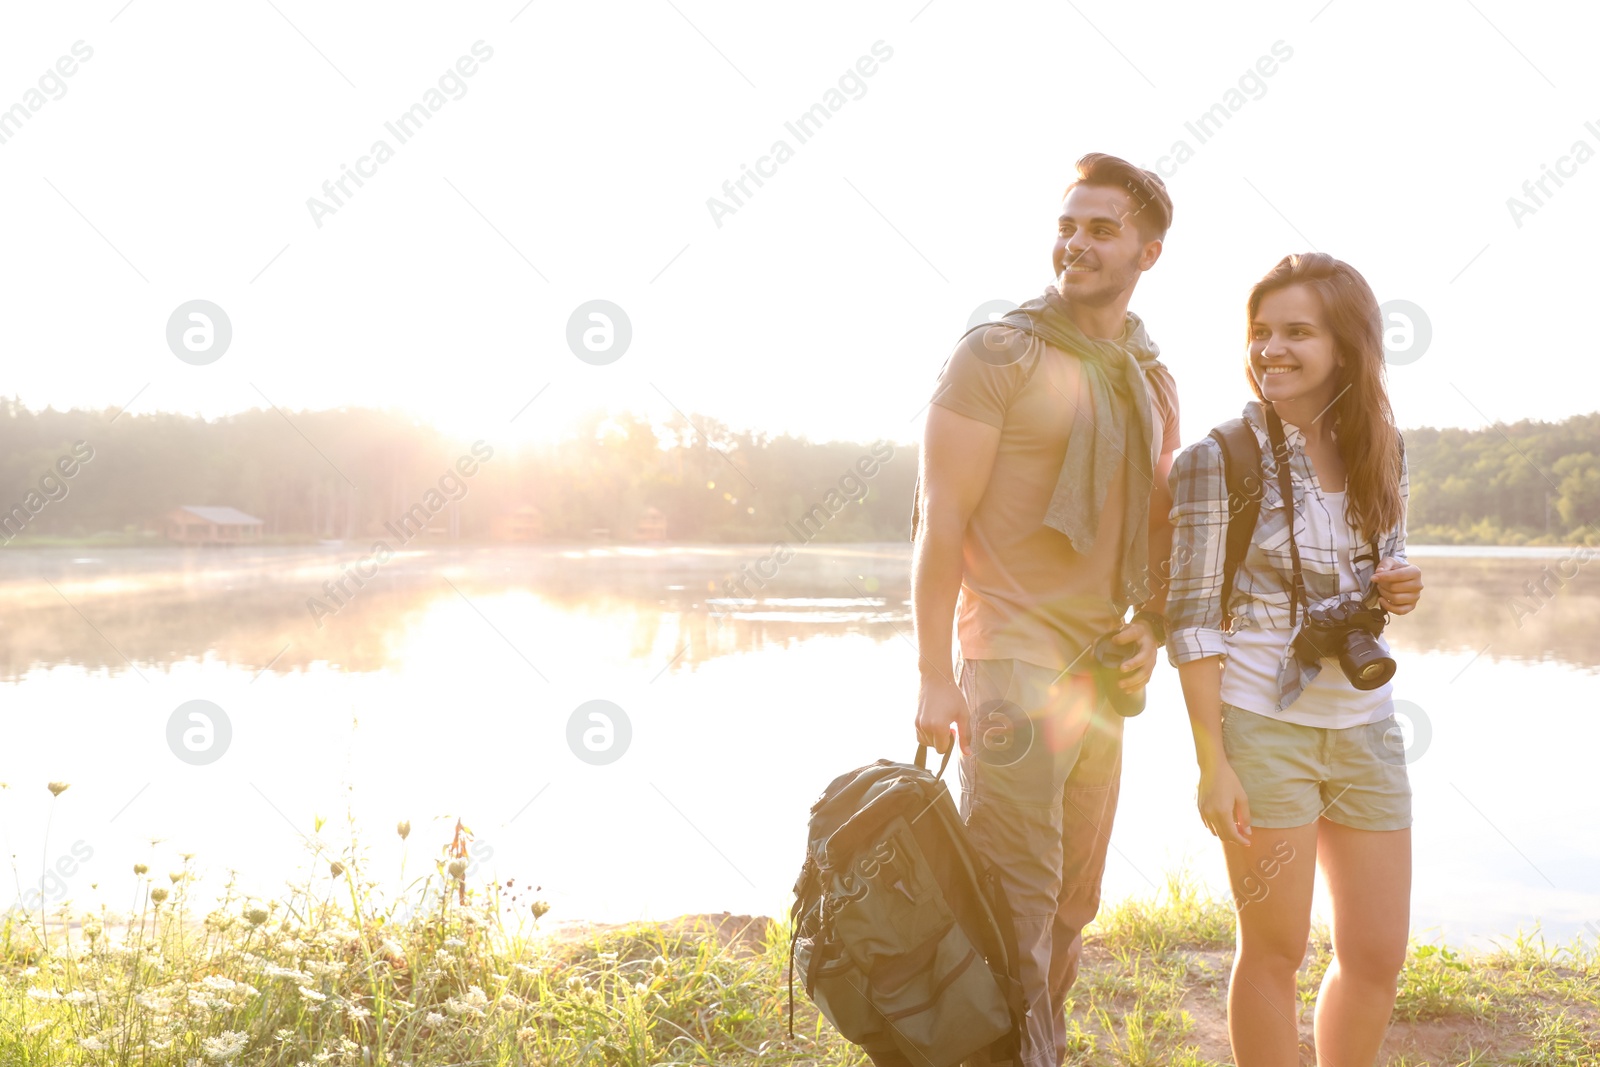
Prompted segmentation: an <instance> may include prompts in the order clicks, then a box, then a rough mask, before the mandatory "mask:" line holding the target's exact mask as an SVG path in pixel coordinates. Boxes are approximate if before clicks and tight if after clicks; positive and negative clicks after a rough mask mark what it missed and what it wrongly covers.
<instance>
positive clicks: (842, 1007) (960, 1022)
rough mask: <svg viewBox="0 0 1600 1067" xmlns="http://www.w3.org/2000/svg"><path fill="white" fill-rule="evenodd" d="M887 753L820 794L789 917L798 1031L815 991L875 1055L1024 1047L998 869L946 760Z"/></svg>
mask: <svg viewBox="0 0 1600 1067" xmlns="http://www.w3.org/2000/svg"><path fill="white" fill-rule="evenodd" d="M926 759H927V748H926V746H920V747H918V749H917V756H916V762H915V763H914V764H911V763H895V762H892V761H890V760H878V761H877V762H876V763H874V764H872V765H870V766H867V767H859V768H857V769H856V770H853V771H850V772H848V773H846V774H842V775H840V776H839V777H838V778H835V779H834V780H833V782H832V783H830V784H829V786H828V787H827V789H825V790H823V792H822V796H821V797H820V798H818V800H817V802H816V803H815V804H813V805H812V806H811V823H810V829H809V833H808V834H807V840H806V859H805V864H804V865H803V866H802V867H801V869H800V877H799V878H798V879H797V880H796V882H795V886H794V893H795V902H794V907H793V908H792V909H791V910H790V913H789V917H790V921H791V923H792V924H793V936H792V938H791V940H790V945H789V1032H790V1036H791V1037H792V1036H793V1033H794V980H795V971H796V968H797V967H798V970H799V973H800V977H801V980H802V982H803V984H804V987H805V991H806V994H807V995H808V996H809V997H810V998H811V999H812V1001H813V1002H814V1003H815V1004H816V1005H817V1008H818V1010H820V1011H821V1012H822V1014H823V1015H824V1016H826V1017H827V1019H828V1021H829V1022H831V1023H833V1025H834V1026H835V1027H836V1028H838V1030H839V1032H840V1033H841V1034H842V1035H844V1037H845V1038H846V1039H848V1040H850V1041H852V1042H854V1043H855V1044H857V1045H860V1046H861V1047H862V1049H863V1050H864V1051H866V1053H867V1054H868V1055H869V1056H870V1057H871V1058H872V1062H873V1063H874V1064H876V1065H877V1067H955V1065H957V1064H959V1063H960V1062H961V1061H962V1060H964V1059H966V1058H967V1057H968V1056H971V1055H972V1054H973V1053H975V1052H978V1051H979V1050H981V1049H985V1048H987V1049H989V1055H990V1058H991V1059H992V1060H996V1061H1002V1062H1003V1061H1005V1060H1015V1059H1016V1057H1017V1053H1018V1050H1019V1048H1020V1042H1021V1034H1022V1021H1023V1017H1024V1015H1025V1014H1026V1005H1025V1002H1024V998H1023V993H1022V984H1021V981H1020V980H1019V978H1018V970H1017V968H1018V956H1017V945H1016V930H1015V927H1014V926H1013V925H1012V919H1011V910H1010V908H1009V907H1008V905H1007V903H1006V899H1005V894H1004V892H1003V890H1002V889H1001V886H1000V882H999V878H998V875H997V874H996V872H995V871H994V870H992V869H991V868H990V867H989V866H988V865H987V864H986V863H985V862H984V861H983V859H982V857H981V856H979V854H978V853H977V851H976V850H975V849H974V848H973V847H972V845H971V843H970V842H969V841H968V838H967V830H966V826H965V825H964V824H963V823H962V821H961V817H960V815H959V814H958V813H957V811H956V806H955V803H954V802H953V801H952V800H951V798H950V792H949V790H948V789H947V788H946V787H945V784H944V782H942V781H941V780H940V778H941V777H942V776H943V774H944V769H945V764H947V763H948V762H949V760H950V756H949V754H948V753H947V754H946V755H945V757H944V763H941V764H940V766H939V773H938V774H937V775H936V774H932V773H930V772H929V771H928V770H927V764H926Z"/></svg>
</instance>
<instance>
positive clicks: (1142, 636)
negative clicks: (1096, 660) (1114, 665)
mask: <svg viewBox="0 0 1600 1067" xmlns="http://www.w3.org/2000/svg"><path fill="white" fill-rule="evenodd" d="M1111 640H1112V641H1113V642H1114V643H1116V644H1119V645H1126V644H1130V643H1132V642H1134V641H1137V642H1139V651H1137V652H1135V653H1134V654H1133V655H1131V656H1129V657H1128V658H1127V660H1126V661H1125V662H1124V663H1123V664H1122V678H1121V679H1119V680H1118V682H1117V687H1118V688H1119V689H1121V690H1122V691H1123V692H1124V693H1131V692H1133V691H1134V690H1136V689H1143V688H1144V686H1145V684H1146V683H1147V682H1149V681H1150V676H1151V675H1152V674H1154V673H1155V670H1156V652H1157V650H1158V649H1160V647H1161V646H1160V645H1158V644H1156V635H1155V634H1154V633H1152V632H1151V630H1150V627H1149V625H1148V624H1146V623H1145V621H1144V620H1143V619H1136V620H1134V621H1133V622H1130V623H1128V625H1126V626H1124V627H1123V628H1122V629H1121V630H1118V631H1117V633H1116V636H1114V637H1113V638H1112V639H1111Z"/></svg>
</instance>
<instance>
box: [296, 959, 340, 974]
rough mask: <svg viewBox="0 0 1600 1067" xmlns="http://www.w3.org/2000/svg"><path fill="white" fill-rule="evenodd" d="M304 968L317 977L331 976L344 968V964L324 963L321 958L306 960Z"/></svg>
mask: <svg viewBox="0 0 1600 1067" xmlns="http://www.w3.org/2000/svg"><path fill="white" fill-rule="evenodd" d="M305 968H306V970H308V971H310V972H311V973H312V974H314V975H316V976H317V977H318V978H331V977H336V976H337V975H338V974H339V972H340V971H342V970H344V964H342V963H324V962H322V961H321V960H306V961H305Z"/></svg>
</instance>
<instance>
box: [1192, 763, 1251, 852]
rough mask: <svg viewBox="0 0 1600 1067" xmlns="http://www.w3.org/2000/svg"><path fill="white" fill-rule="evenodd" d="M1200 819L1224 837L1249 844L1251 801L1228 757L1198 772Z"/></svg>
mask: <svg viewBox="0 0 1600 1067" xmlns="http://www.w3.org/2000/svg"><path fill="white" fill-rule="evenodd" d="M1199 803H1200V821H1201V822H1203V823H1205V824H1206V829H1207V830H1210V831H1211V833H1212V834H1213V835H1215V836H1217V837H1220V838H1221V839H1222V840H1223V841H1225V842H1226V841H1232V842H1234V843H1235V844H1239V845H1246V846H1248V845H1249V844H1250V801H1249V800H1248V799H1247V798H1246V797H1245V795H1244V786H1243V785H1240V784H1239V776H1238V775H1237V774H1235V773H1234V772H1233V767H1232V766H1230V765H1229V763H1228V761H1227V760H1219V761H1218V763H1217V766H1216V767H1215V768H1213V769H1212V770H1211V771H1210V772H1204V773H1202V774H1201V775H1200V791H1199Z"/></svg>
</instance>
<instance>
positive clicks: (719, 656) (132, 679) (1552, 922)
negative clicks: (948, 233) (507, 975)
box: [0, 543, 1600, 944]
mask: <svg viewBox="0 0 1600 1067" xmlns="http://www.w3.org/2000/svg"><path fill="white" fill-rule="evenodd" d="M770 548H771V546H769V545H765V544H762V545H675V546H660V547H645V546H637V547H620V546H567V547H559V546H528V547H475V548H451V547H443V548H437V549H428V550H423V551H417V552H406V553H401V554H398V555H397V556H395V558H393V559H391V560H389V561H388V562H387V563H385V564H383V565H381V566H379V567H377V571H376V574H374V575H373V576H372V577H370V578H367V579H365V580H364V584H363V585H361V586H360V587H359V588H357V586H356V584H355V583H354V581H351V580H349V579H347V580H346V582H345V589H346V591H348V592H349V593H350V594H351V595H348V596H346V595H343V594H339V595H337V596H336V595H332V594H330V593H328V592H325V590H324V583H326V582H331V581H335V580H338V579H339V578H340V577H341V574H342V573H343V571H344V568H348V567H355V566H359V567H360V572H359V573H364V574H372V565H369V564H368V563H366V562H361V560H362V556H363V554H364V551H365V549H364V546H357V545H355V544H350V545H349V546H347V547H344V548H339V547H302V548H260V549H255V548H250V549H236V550H211V551H195V550H183V549H101V550H86V549H49V550H42V549H35V550H22V551H17V550H13V549H6V550H5V555H4V557H3V558H4V561H5V564H6V566H5V568H4V571H3V574H4V578H3V579H0V605H3V607H0V716H3V726H4V732H3V734H0V736H3V737H4V744H3V747H0V781H3V782H5V783H7V784H8V785H9V788H8V789H6V790H4V791H0V831H3V833H4V837H5V839H4V842H3V844H4V847H5V853H6V855H7V856H9V857H12V862H13V868H14V875H13V877H12V878H10V879H8V880H9V881H13V882H15V889H16V894H21V893H22V892H23V891H24V890H26V889H27V888H28V887H29V886H35V885H38V884H39V878H40V873H41V869H42V867H43V866H45V865H48V866H49V868H50V869H51V871H52V874H51V875H50V877H49V878H48V879H46V880H45V882H44V885H45V889H46V895H47V896H49V897H51V898H52V899H59V898H62V897H65V898H68V899H71V900H72V901H73V902H74V904H75V905H76V906H87V905H90V904H94V903H97V902H99V901H101V900H104V901H106V902H107V903H109V904H110V905H111V906H112V907H116V908H126V907H128V906H130V905H131V903H132V901H133V899H134V877H133V872H132V865H133V864H134V863H135V862H147V863H149V864H151V873H152V876H156V877H159V878H160V880H161V882H162V884H165V883H166V878H165V877H164V875H165V873H166V872H167V871H169V870H176V869H178V868H179V867H180V866H181V864H182V862H183V861H182V860H181V858H180V856H181V855H182V854H183V853H192V854H193V856H194V859H193V864H194V867H195V869H196V871H197V872H199V874H200V875H201V880H200V882H199V885H198V886H197V887H196V888H197V891H199V892H202V893H212V892H215V891H216V890H217V889H219V888H220V886H221V885H222V883H223V882H224V881H225V880H226V879H227V878H228V877H229V875H228V872H229V871H230V870H232V871H234V872H236V874H235V875H234V877H236V878H237V882H238V885H239V887H241V888H243V889H245V890H248V891H250V892H254V893H258V894H261V895H264V896H270V895H274V894H276V893H279V892H280V891H281V888H282V886H283V884H284V883H285V881H287V880H289V879H290V878H292V877H296V870H297V868H298V867H303V866H304V864H305V862H306V859H307V856H308V854H309V853H308V850H307V844H306V842H307V840H308V839H314V840H315V841H318V842H320V843H321V844H322V845H324V846H325V847H326V848H328V849H329V850H330V851H331V852H332V853H338V852H339V851H340V850H348V849H350V848H351V842H352V838H353V837H354V838H355V839H356V840H357V841H358V842H359V847H360V849H361V853H360V855H361V861H362V863H363V869H364V870H365V872H366V874H367V875H368V876H369V877H371V878H372V879H373V880H374V881H376V882H378V883H380V885H381V886H382V887H383V889H384V890H385V891H386V892H390V893H393V892H395V891H397V890H398V889H399V887H400V885H401V882H400V879H401V876H402V864H403V865H404V866H403V871H404V877H405V879H406V880H407V881H408V882H409V881H411V880H413V879H414V878H416V877H417V876H418V875H421V874H424V873H426V872H428V871H431V870H433V869H434V860H435V859H436V858H438V857H439V856H440V855H441V847H442V846H443V845H444V844H445V843H446V842H448V841H449V840H450V837H451V833H452V829H453V827H454V825H455V820H456V819H458V818H459V819H461V820H463V821H464V822H465V824H466V825H467V826H469V827H470V828H471V829H472V830H473V831H474V832H475V834H476V842H475V846H474V850H475V851H474V861H475V867H474V871H473V874H472V878H473V879H474V880H478V879H482V878H485V877H493V878H496V879H498V880H499V881H501V882H504V881H506V880H507V879H514V880H515V882H516V885H517V886H518V887H522V886H525V885H531V886H538V887H539V889H538V895H539V896H540V897H542V898H544V899H545V900H547V901H548V902H549V903H550V904H551V905H552V909H553V910H552V912H551V915H550V916H549V917H548V918H547V919H546V924H549V923H550V922H553V921H560V920H578V919H584V920H600V921H620V920H625V919H633V918H666V917H670V916H673V915H678V914H682V913H686V912H709V911H724V910H726V911H733V912H737V913H743V912H748V913H762V914H771V915H778V914H783V913H786V911H787V908H788V904H789V902H790V887H791V885H792V884H793V880H794V877H795V874H796V872H797V870H798V867H799V864H800V861H801V859H802V848H803V842H804V832H805V820H806V816H807V809H808V808H809V806H810V804H811V802H812V801H813V800H814V799H815V797H816V795H817V793H818V792H819V791H820V790H821V789H822V787H823V786H824V785H826V784H827V783H828V781H829V780H830V779H832V778H833V777H834V776H835V775H837V774H839V773H840V772H842V771H845V770H848V769H849V768H851V767H855V766H858V765H861V764H864V763H869V762H871V761H872V760H874V759H877V758H879V757H884V756H887V757H892V758H896V759H905V760H909V759H910V758H911V756H912V753H913V750H914V738H913V734H912V729H911V718H912V714H913V712H914V700H915V693H916V670H915V662H916V652H915V648H914V646H913V644H912V640H911V615H910V604H909V598H910V589H909V569H910V545H909V544H905V543H886V544H849V545H819V544H812V545H809V546H806V547H803V548H800V549H799V550H798V551H797V553H796V555H795V556H794V558H793V559H791V560H790V561H789V562H787V563H786V564H784V565H783V566H782V567H781V569H780V570H779V572H778V574H777V577H776V578H774V579H772V580H771V581H769V582H768V583H767V584H766V586H765V588H763V589H760V590H759V591H757V592H756V595H755V596H753V597H750V598H738V599H729V598H727V597H726V596H725V594H724V593H723V592H722V589H723V585H722V583H723V580H724V579H725V578H726V577H727V576H728V575H730V574H732V573H733V572H734V571H736V570H737V569H738V568H739V567H741V566H742V565H744V564H746V563H752V564H753V563H755V562H756V561H757V560H758V559H760V558H762V557H763V556H766V555H767V554H768V553H769V551H770ZM1411 554H1412V556H1413V558H1414V559H1415V561H1416V562H1417V563H1418V564H1419V565H1421V566H1422V568H1423V571H1424V576H1425V581H1426V582H1427V591H1426V592H1425V593H1424V598H1423V602H1422V605H1421V606H1420V607H1419V609H1418V611H1417V612H1415V613H1414V614H1413V615H1411V616H1408V617H1405V618H1399V619H1396V620H1394V621H1393V622H1392V623H1391V625H1390V628H1389V630H1388V636H1389V640H1390V642H1391V644H1392V646H1393V647H1394V649H1395V651H1396V654H1397V656H1398V657H1399V659H1400V670H1399V673H1398V675H1397V677H1396V682H1395V686H1396V690H1395V692H1396V698H1397V700H1403V701H1405V702H1406V705H1405V706H1406V707H1408V708H1410V709H1411V716H1410V717H1411V719H1412V722H1411V724H1410V729H1409V730H1408V736H1410V744H1411V749H1410V758H1411V759H1412V761H1413V762H1412V764H1411V776H1412V783H1413V788H1414V790H1415V794H1416V796H1415V816H1416V827H1415V831H1414V836H1415V850H1416V880H1415V889H1414V893H1413V928H1414V930H1415V931H1416V932H1417V933H1418V934H1419V936H1422V937H1424V938H1425V939H1430V940H1432V939H1437V940H1443V941H1447V942H1450V943H1453V944H1484V943H1487V942H1488V941H1489V939H1491V938H1493V937H1496V936H1500V935H1508V934H1511V933H1512V932H1514V931H1515V930H1517V929H1518V928H1521V929H1524V930H1531V929H1532V928H1533V927H1534V926H1535V925H1536V924H1537V925H1538V926H1539V927H1540V928H1541V929H1542V931H1543V933H1544V934H1545V936H1546V937H1547V939H1549V940H1550V941H1552V942H1562V941H1567V940H1569V939H1570V938H1572V937H1573V936H1574V935H1579V934H1582V935H1583V936H1585V937H1586V938H1589V939H1590V940H1593V939H1594V937H1595V936H1596V935H1597V934H1600V833H1597V832H1596V829H1595V828H1596V826H1597V825H1600V791H1597V788H1596V779H1595V775H1596V770H1597V764H1596V753H1597V752H1600V716H1597V714H1596V709H1597V699H1596V698H1597V696H1600V679H1597V677H1596V670H1597V668H1600V581H1597V580H1596V577H1595V572H1596V571H1600V565H1590V564H1589V563H1588V562H1586V561H1583V560H1581V559H1579V558H1578V557H1576V556H1574V555H1573V554H1572V553H1571V552H1569V551H1568V550H1559V549H1558V550H1542V551H1541V550H1520V549H1437V550H1430V549H1426V548H1423V547H1413V548H1412V551H1411ZM752 589H753V587H752ZM334 593H335V594H337V593H338V591H337V590H334ZM311 598H315V599H316V600H317V601H320V602H321V603H320V606H319V605H318V604H316V603H313V604H311V605H310V606H309V607H308V600H309V599H311ZM192 701H204V702H208V703H207V704H200V705H192V704H190V702H192ZM593 701H603V702H606V703H604V704H591V703H590V702H593ZM196 709H198V710H200V711H202V712H204V713H205V717H204V718H199V719H196V718H191V717H190V712H191V711H194V710H196ZM617 709H620V712H619V711H618V710H617ZM597 710H598V711H600V712H603V713H604V715H605V717H604V718H599V719H596V718H591V717H590V715H591V713H592V712H595V711H597ZM1126 746H1127V748H1126V757H1125V768H1124V778H1123V790H1122V804H1121V808H1120V811H1119V813H1118V817H1117V821H1116V826H1115V830H1114V833H1113V835H1112V853H1111V858H1110V861H1109V866H1108V869H1107V872H1106V879H1105V893H1106V897H1107V898H1108V899H1115V898H1119V897H1122V896H1126V895H1129V894H1150V893H1152V892H1154V890H1155V888H1156V887H1157V886H1159V885H1161V884H1162V883H1163V881H1164V876H1165V874H1166V873H1167V872H1169V871H1174V870H1178V869H1180V868H1187V869H1188V870H1189V871H1191V872H1192V874H1193V876H1194V877H1195V878H1196V879H1197V880H1199V881H1200V882H1202V883H1204V884H1205V885H1206V886H1208V887H1210V888H1211V889H1212V890H1213V891H1214V892H1216V893H1218V894H1222V893H1223V892H1224V891H1225V888H1226V880H1225V877H1224V873H1223V865H1222V858H1221V852H1220V848H1219V847H1218V846H1217V844H1216V842H1215V840H1214V839H1213V838H1212V837H1211V836H1210V835H1209V834H1208V833H1207V832H1206V831H1205V829H1204V828H1203V827H1202V826H1201V825H1200V821H1199V818H1198V816H1197V815H1196V814H1195V810H1194V788H1195V770H1194V759H1193V752H1192V748H1191V743H1190V739H1189V730H1188V725H1187V718H1186V716H1185V713H1184V710H1183V705H1182V702H1181V699H1180V697H1179V690H1178V683H1177V675H1176V672H1174V671H1173V670H1172V669H1171V668H1170V667H1168V666H1166V664H1165V663H1164V662H1163V664H1162V665H1161V666H1160V667H1159V668H1158V670H1157V673H1156V676H1155V678H1154V680H1153V681H1152V683H1151V688H1150V692H1149V710H1147V711H1146V712H1145V713H1144V714H1143V715H1142V716H1140V717H1138V718H1136V719H1133V720H1131V721H1130V722H1129V724H1128V729H1127V733H1126ZM947 778H948V780H950V782H951V783H952V785H954V783H955V779H956V775H955V771H954V769H953V768H952V769H951V771H950V772H948V774H947ZM52 780H56V781H65V782H69V783H71V787H70V788H69V789H68V790H67V791H66V792H64V793H62V794H61V796H60V797H59V798H55V799H53V800H52V797H51V795H50V793H49V792H48V791H47V789H46V787H45V784H46V783H47V782H49V781H52ZM318 817H321V818H323V819H324V820H325V823H324V825H323V826H322V827H321V829H320V831H317V830H315V820H316V819H317V818H318ZM401 819H407V820H409V821H410V823H411V826H412V832H411V836H410V838H409V840H407V841H406V842H404V843H402V842H401V840H400V838H399V837H398V835H397V834H396V832H395V829H394V827H395V823H396V821H397V820H401ZM47 825H48V842H47V841H46V828H47ZM152 842H154V843H152ZM317 877H318V878H319V879H320V880H321V884H322V886H323V888H324V889H326V888H327V881H328V875H327V871H326V868H325V866H322V867H319V869H318V872H317ZM13 896H14V894H13V892H11V891H10V890H9V889H8V891H7V892H5V893H3V894H0V898H4V899H10V898H12V897H13ZM1318 911H1319V914H1324V915H1325V909H1324V900H1323V896H1322V894H1321V893H1320V891H1319V897H1318Z"/></svg>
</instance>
